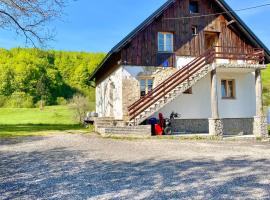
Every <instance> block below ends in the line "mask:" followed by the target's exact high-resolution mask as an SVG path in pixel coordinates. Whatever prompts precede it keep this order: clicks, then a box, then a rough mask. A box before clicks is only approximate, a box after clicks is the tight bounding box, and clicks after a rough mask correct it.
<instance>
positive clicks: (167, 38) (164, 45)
mask: <svg viewBox="0 0 270 200" xmlns="http://www.w3.org/2000/svg"><path fill="white" fill-rule="evenodd" d="M158 51H159V52H173V34H172V33H168V32H159V33H158Z"/></svg>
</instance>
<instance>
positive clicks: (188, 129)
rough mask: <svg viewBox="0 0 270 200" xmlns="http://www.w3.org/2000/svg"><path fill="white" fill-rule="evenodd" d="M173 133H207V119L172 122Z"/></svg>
mask: <svg viewBox="0 0 270 200" xmlns="http://www.w3.org/2000/svg"><path fill="white" fill-rule="evenodd" d="M172 127H173V132H184V133H208V132H209V127H208V119H175V120H173V121H172Z"/></svg>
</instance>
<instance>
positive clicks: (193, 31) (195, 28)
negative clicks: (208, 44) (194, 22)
mask: <svg viewBox="0 0 270 200" xmlns="http://www.w3.org/2000/svg"><path fill="white" fill-rule="evenodd" d="M192 35H198V28H197V26H192Z"/></svg>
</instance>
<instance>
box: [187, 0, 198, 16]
mask: <svg viewBox="0 0 270 200" xmlns="http://www.w3.org/2000/svg"><path fill="white" fill-rule="evenodd" d="M189 12H190V13H191V14H196V13H199V3H198V1H190V2H189Z"/></svg>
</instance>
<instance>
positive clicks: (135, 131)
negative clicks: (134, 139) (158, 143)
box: [99, 125, 151, 136]
mask: <svg viewBox="0 0 270 200" xmlns="http://www.w3.org/2000/svg"><path fill="white" fill-rule="evenodd" d="M99 133H101V134H104V135H108V134H117V135H141V136H151V126H150V125H144V126H125V127H116V126H113V127H103V128H99Z"/></svg>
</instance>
